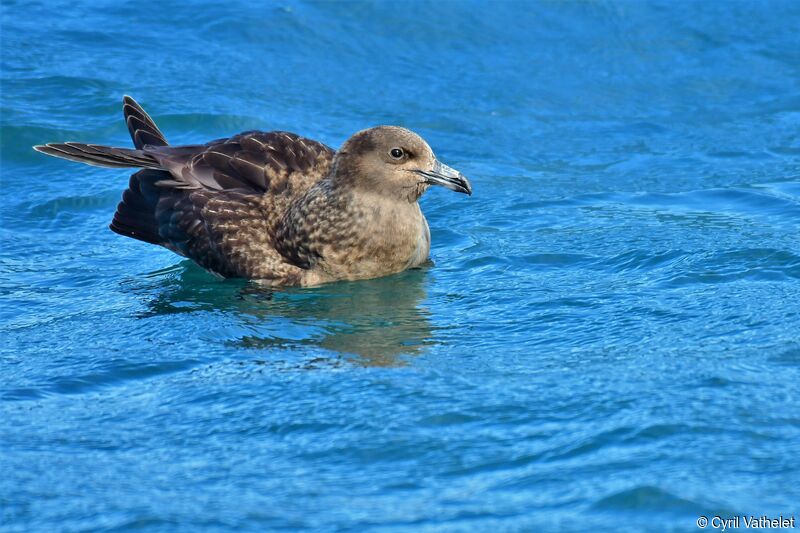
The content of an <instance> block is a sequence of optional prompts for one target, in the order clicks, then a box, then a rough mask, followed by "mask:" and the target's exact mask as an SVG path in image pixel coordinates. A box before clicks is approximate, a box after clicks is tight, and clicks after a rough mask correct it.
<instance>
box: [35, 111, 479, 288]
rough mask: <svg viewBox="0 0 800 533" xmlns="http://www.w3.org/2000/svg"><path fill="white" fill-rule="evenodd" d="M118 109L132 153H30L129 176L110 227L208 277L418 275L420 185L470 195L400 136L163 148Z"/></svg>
mask: <svg viewBox="0 0 800 533" xmlns="http://www.w3.org/2000/svg"><path fill="white" fill-rule="evenodd" d="M122 103H123V106H122V108H123V115H124V118H125V123H126V125H127V127H128V131H129V133H130V135H131V139H132V140H133V144H134V148H132V149H131V148H115V147H111V146H103V145H97V144H85V143H78V142H64V143H48V144H44V145H37V146H34V147H33V148H34V149H35V150H37V151H39V152H42V153H44V154H47V155H50V156H54V157H59V158H63V159H68V160H72V161H77V162H81V163H85V164H89V165H94V166H100V167H110V168H138V169H140V170H138V171H137V172H135V173H134V174H133V175H131V177H130V181H129V184H128V188H127V189H126V190H125V191H124V192H123V194H122V200H121V201H120V202H119V204H118V206H117V209H116V212H115V213H114V218H113V220H112V222H111V224H110V226H109V227H110V229H111V230H112V231H114V232H116V233H118V234H120V235H124V236H126V237H131V238H133V239H137V240H140V241H144V242H146V243H150V244H155V245H158V246H162V247H164V248H167V249H168V250H171V251H173V252H175V253H177V254H178V255H181V256H183V257H186V258H188V259H191V260H192V261H194V262H195V263H197V264H198V265H200V266H201V267H202V268H204V269H205V270H207V271H208V272H210V273H211V274H213V275H215V276H216V277H218V278H246V279H249V280H253V281H256V282H258V283H260V284H263V285H267V286H273V287H313V286H317V285H321V284H324V283H331V282H336V281H345V280H348V281H354V280H364V279H371V278H377V277H381V276H387V275H391V274H396V273H399V272H402V271H404V270H406V269H409V268H414V267H419V266H421V265H422V264H424V263H425V262H427V261H428V258H429V254H430V245H431V239H430V229H429V226H428V222H427V220H426V219H425V216H424V215H423V213H422V210H421V209H420V206H419V203H418V200H419V199H420V197H421V196H422V195H423V193H424V192H425V191H426V190H427V189H428V188H429V187H430V186H431V185H441V186H443V187H446V188H448V189H451V190H453V191H456V192H460V193H465V194H467V195H472V185H471V184H470V182H469V180H468V179H467V178H466V177H465V176H464V175H463V174H461V173H460V172H458V171H456V170H454V169H452V168H450V167H448V166H447V165H445V164H443V163H441V162H440V161H439V160H438V159H437V158H436V156H435V155H434V153H433V150H432V149H431V147H430V146H429V145H428V143H427V142H425V140H424V139H423V138H422V137H420V136H419V135H418V134H416V133H414V132H412V131H410V130H408V129H405V128H402V127H399V126H376V127H372V128H368V129H364V130H362V131H359V132H357V133H355V134H353V135H352V136H351V137H350V138H349V139H347V140H346V141H345V142H344V144H342V146H341V147H340V148H339V149H338V150H333V149H332V148H330V147H329V146H327V145H325V144H323V143H321V142H318V141H315V140H312V139H309V138H305V137H302V136H300V135H297V134H295V133H290V132H285V131H255V130H254V131H245V132H243V133H239V134H237V135H233V136H231V137H227V138H221V139H216V140H212V141H210V142H207V143H205V144H193V145H183V146H171V145H169V144H168V143H167V140H166V138H165V137H164V134H163V133H162V132H161V130H159V128H158V126H156V123H155V122H154V121H153V119H152V118H151V117H150V115H148V114H147V113H146V112H145V110H144V109H143V108H142V106H140V105H139V104H138V103H137V102H136V101H135V100H134V99H133V98H131V97H130V96H125V97H124V98H123V102H122Z"/></svg>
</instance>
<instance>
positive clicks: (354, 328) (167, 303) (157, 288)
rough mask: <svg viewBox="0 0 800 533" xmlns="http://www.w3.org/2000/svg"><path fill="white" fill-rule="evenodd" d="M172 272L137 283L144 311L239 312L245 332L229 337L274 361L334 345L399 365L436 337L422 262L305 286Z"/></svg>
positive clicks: (232, 343) (375, 362)
mask: <svg viewBox="0 0 800 533" xmlns="http://www.w3.org/2000/svg"><path fill="white" fill-rule="evenodd" d="M170 271H173V272H171V273H170V274H169V275H166V276H165V275H159V276H156V277H154V278H152V281H145V280H140V281H138V282H137V283H136V284H135V286H136V291H137V292H138V291H141V290H142V288H143V286H142V282H144V283H145V284H146V289H147V290H146V292H147V294H148V297H147V304H146V305H147V311H146V313H145V314H144V315H142V316H146V317H150V316H163V315H169V314H173V313H203V312H208V313H215V314H216V313H220V312H222V313H224V314H225V315H226V316H236V317H238V318H237V321H238V323H239V324H240V325H241V326H242V328H241V329H242V332H243V333H244V334H243V335H242V336H241V337H239V338H237V339H229V341H228V343H227V345H228V346H229V347H231V348H240V349H246V350H247V352H250V351H251V350H252V352H251V353H253V355H256V354H259V352H260V351H262V350H266V351H267V353H269V354H270V355H269V359H270V360H280V359H281V358H282V357H283V356H282V355H281V354H282V353H283V352H284V350H288V351H289V352H298V351H299V352H300V353H301V354H302V353H306V352H308V355H311V356H312V357H314V356H317V355H320V356H321V357H322V359H323V360H325V359H327V358H328V354H329V353H330V352H333V353H335V354H336V357H337V358H338V356H339V355H340V354H352V355H356V356H358V357H357V358H356V359H354V360H353V362H356V363H360V364H364V365H369V366H394V365H402V364H403V357H404V356H413V355H417V354H420V353H421V352H423V351H424V349H425V347H426V346H429V345H431V344H433V343H434V342H435V333H434V326H433V324H432V323H431V315H430V312H429V311H427V310H426V309H425V308H424V306H423V305H424V304H423V302H424V301H425V299H426V297H427V294H426V291H425V281H426V280H427V279H429V278H428V277H427V276H425V274H424V272H423V271H420V270H417V269H415V270H409V271H407V272H404V273H402V274H400V275H398V276H391V277H385V278H381V279H375V280H370V281H366V282H362V283H335V284H330V285H325V286H323V287H320V288H318V289H314V290H311V291H302V292H299V291H296V290H292V289H289V290H280V289H277V290H276V289H270V288H265V287H259V286H256V285H252V284H250V285H248V284H245V283H241V282H239V283H237V282H236V281H231V282H229V283H206V282H204V279H203V273H202V272H201V271H199V269H196V268H194V267H192V266H191V265H189V264H188V263H183V264H182V266H181V267H180V268H178V269H177V271H176V269H175V268H174V267H173V268H170ZM152 294H156V295H157V296H156V297H155V298H152V297H151V296H150V295H152ZM320 350H322V353H321V354H320V352H319V351H320ZM262 353H263V352H262ZM260 355H261V354H259V355H256V356H257V357H260ZM305 359H307V358H305ZM336 360H337V359H333V361H336Z"/></svg>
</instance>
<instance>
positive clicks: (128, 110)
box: [33, 96, 167, 168]
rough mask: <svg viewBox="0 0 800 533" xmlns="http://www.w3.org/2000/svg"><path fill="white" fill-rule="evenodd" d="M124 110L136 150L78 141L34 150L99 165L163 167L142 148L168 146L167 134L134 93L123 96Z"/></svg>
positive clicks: (35, 147) (49, 144) (44, 145)
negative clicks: (165, 136)
mask: <svg viewBox="0 0 800 533" xmlns="http://www.w3.org/2000/svg"><path fill="white" fill-rule="evenodd" d="M122 112H123V114H124V116H125V124H126V125H127V126H128V131H129V132H130V134H131V139H133V144H134V146H136V149H135V150H131V149H130V148H114V147H111V146H101V145H99V144H84V143H76V142H66V143H48V144H43V145H38V146H34V147H33V149H34V150H36V151H38V152H42V153H43V154H47V155H52V156H54V157H60V158H62V159H69V160H70V161H77V162H79V163H86V164H88V165H94V166H98V167H109V168H131V167H139V168H161V167H160V166H159V165H158V163H157V162H156V160H155V159H153V158H152V157H150V156H149V155H147V154H146V153H144V152H143V151H142V149H143V148H144V147H145V146H146V145H150V146H167V140H166V139H165V138H164V134H163V133H161V130H159V129H158V126H156V123H155V122H153V119H152V118H150V115H148V114H147V113H146V112H145V110H144V109H142V106H140V105H139V104H138V103H136V100H134V99H133V98H131V97H130V96H125V97H123V98H122Z"/></svg>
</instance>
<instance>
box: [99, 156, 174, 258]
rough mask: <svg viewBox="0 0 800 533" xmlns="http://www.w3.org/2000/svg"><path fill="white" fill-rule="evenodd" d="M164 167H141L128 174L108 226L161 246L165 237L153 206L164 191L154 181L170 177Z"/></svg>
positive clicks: (121, 232)
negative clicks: (158, 168) (125, 187)
mask: <svg viewBox="0 0 800 533" xmlns="http://www.w3.org/2000/svg"><path fill="white" fill-rule="evenodd" d="M169 177H170V176H169V173H168V172H166V171H164V170H151V169H145V170H140V171H139V172H137V173H135V174H134V175H133V176H131V180H130V183H129V184H128V188H127V189H126V190H125V192H123V193H122V201H121V202H120V203H119V205H117V211H116V213H114V220H112V221H111V224H110V225H109V228H111V231H113V232H115V233H119V234H120V235H125V236H126V237H131V238H133V239H138V240H140V241H144V242H149V243H150V244H160V245H162V246H163V245H164V244H165V242H166V241H165V240H164V239H163V238H162V237H161V235H160V234H159V230H158V226H159V224H158V220H157V219H156V206H157V205H158V201H159V199H160V198H161V195H162V194H163V192H164V190H163V189H160V188H159V187H158V186H157V185H156V183H157V182H159V181H161V180H164V179H169Z"/></svg>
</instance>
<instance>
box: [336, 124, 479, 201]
mask: <svg viewBox="0 0 800 533" xmlns="http://www.w3.org/2000/svg"><path fill="white" fill-rule="evenodd" d="M333 180H334V183H336V184H337V185H343V186H347V187H354V188H357V189H361V190H368V191H370V192H373V193H378V194H381V195H385V196H390V197H398V198H403V199H407V200H408V201H411V202H415V201H417V200H418V199H419V197H420V196H422V194H423V193H424V192H425V191H426V190H427V189H428V187H429V186H431V185H441V186H443V187H446V188H448V189H450V190H453V191H456V192H462V193H465V194H469V195H471V194H472V186H471V185H470V183H469V180H467V178H466V177H465V176H464V175H463V174H461V173H460V172H458V171H457V170H454V169H452V168H450V167H448V166H447V165H445V164H443V163H441V162H440V161H439V160H437V159H436V156H434V154H433V150H431V147H430V146H428V143H426V142H425V140H424V139H422V137H420V136H419V135H417V134H416V133H414V132H413V131H410V130H407V129H405V128H400V127H397V126H378V127H375V128H370V129H367V130H363V131H360V132H358V133H356V134H355V135H353V136H352V137H350V138H349V139H348V140H347V141H346V142H345V143H344V144H343V145H342V147H341V148H340V149H339V151H338V152H337V153H336V156H335V158H334V173H333Z"/></svg>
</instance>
